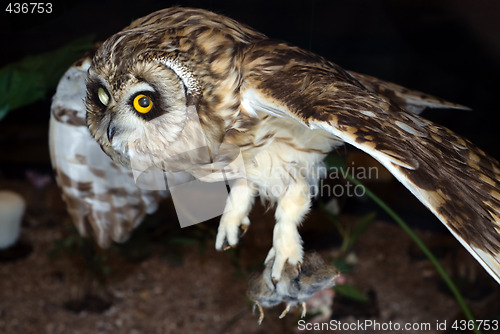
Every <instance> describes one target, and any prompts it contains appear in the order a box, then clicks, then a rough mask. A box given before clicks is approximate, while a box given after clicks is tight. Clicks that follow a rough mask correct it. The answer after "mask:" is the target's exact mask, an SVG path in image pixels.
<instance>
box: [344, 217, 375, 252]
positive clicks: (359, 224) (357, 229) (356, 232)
mask: <svg viewBox="0 0 500 334" xmlns="http://www.w3.org/2000/svg"><path fill="white" fill-rule="evenodd" d="M376 215H377V214H376V212H370V213H368V214H366V215H364V216H362V217H361V218H359V219H358V220H357V221H356V224H354V227H353V229H352V231H351V235H350V236H349V242H348V246H347V248H350V247H351V246H352V245H353V244H354V243H355V242H356V241H357V240H358V239H359V237H360V236H361V235H362V234H363V233H364V232H365V231H366V230H367V229H368V227H370V225H371V223H372V222H373V220H374V219H375V217H376Z"/></svg>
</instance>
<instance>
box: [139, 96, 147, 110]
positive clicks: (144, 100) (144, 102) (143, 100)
mask: <svg viewBox="0 0 500 334" xmlns="http://www.w3.org/2000/svg"><path fill="white" fill-rule="evenodd" d="M138 102H139V105H140V106H141V107H143V108H147V107H149V99H148V98H147V97H141V98H140V99H139V101H138Z"/></svg>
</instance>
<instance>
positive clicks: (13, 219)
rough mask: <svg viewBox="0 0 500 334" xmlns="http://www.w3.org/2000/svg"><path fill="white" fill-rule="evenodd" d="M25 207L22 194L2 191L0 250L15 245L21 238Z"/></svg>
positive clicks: (0, 201) (0, 202) (0, 192)
mask: <svg viewBox="0 0 500 334" xmlns="http://www.w3.org/2000/svg"><path fill="white" fill-rule="evenodd" d="M25 207H26V205H25V203H24V199H23V198H22V197H21V195H19V194H17V193H15V192H12V191H8V190H2V191H0V250H2V249H6V248H9V247H10V246H13V245H14V244H15V243H16V242H17V240H18V239H19V234H20V232H21V219H22V218H23V215H24V209H25Z"/></svg>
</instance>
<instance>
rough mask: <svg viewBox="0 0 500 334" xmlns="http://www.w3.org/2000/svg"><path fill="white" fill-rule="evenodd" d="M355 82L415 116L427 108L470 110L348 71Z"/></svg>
mask: <svg viewBox="0 0 500 334" xmlns="http://www.w3.org/2000/svg"><path fill="white" fill-rule="evenodd" d="M347 73H349V74H350V75H351V76H352V77H353V78H354V79H355V80H357V81H359V82H360V83H361V84H362V85H363V86H364V87H365V88H366V89H367V90H369V91H370V92H372V93H375V94H376V95H378V96H380V97H382V98H385V99H386V100H388V101H391V102H393V103H395V104H397V105H398V106H399V107H400V108H402V109H405V110H407V111H409V112H411V113H413V114H417V115H418V114H420V113H422V111H424V110H425V109H426V108H447V109H462V110H470V108H467V107H465V106H462V105H460V104H456V103H452V102H448V101H445V100H443V99H440V98H438V97H435V96H432V95H429V94H426V93H423V92H420V91H418V90H413V89H408V88H406V87H403V86H400V85H397V84H395V83H392V82H389V81H384V80H381V79H379V78H376V77H373V76H371V75H367V74H361V73H356V72H352V71H347Z"/></svg>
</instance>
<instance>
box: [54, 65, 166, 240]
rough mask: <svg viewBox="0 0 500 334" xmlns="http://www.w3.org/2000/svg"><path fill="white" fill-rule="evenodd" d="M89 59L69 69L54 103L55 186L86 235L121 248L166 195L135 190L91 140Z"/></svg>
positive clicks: (129, 178)
mask: <svg viewBox="0 0 500 334" xmlns="http://www.w3.org/2000/svg"><path fill="white" fill-rule="evenodd" d="M90 61H91V59H90V58H89V57H86V58H82V59H81V60H79V61H77V62H76V63H75V64H74V65H73V66H72V67H70V68H69V69H68V70H67V71H66V73H65V74H64V75H63V77H62V78H61V80H60V82H59V85H58V87H57V91H56V94H55V96H54V98H53V101H52V106H51V113H50V129H49V141H50V142H49V144H50V145H49V147H50V153H51V160H52V166H53V168H54V172H55V174H56V180H57V183H58V184H59V186H60V187H61V189H62V192H63V198H64V200H65V202H66V206H67V209H68V211H69V213H70V215H71V218H72V220H73V222H74V223H75V225H76V227H77V228H78V231H79V232H80V233H81V234H82V235H86V234H87V233H89V232H90V231H89V226H90V227H91V231H92V232H93V234H95V238H96V240H97V243H98V244H99V245H100V246H101V247H106V246H108V245H109V244H110V243H111V240H113V241H117V242H122V241H125V240H126V239H127V238H128V236H129V235H130V232H131V230H132V229H133V228H134V227H136V226H137V225H138V224H139V223H140V222H141V221H142V219H143V218H144V216H145V215H146V213H153V212H154V211H156V208H157V206H158V202H159V200H160V199H161V198H162V197H165V195H166V192H165V191H163V192H159V191H148V190H143V189H140V188H138V187H137V185H136V184H135V182H134V177H133V175H132V171H130V170H129V169H126V168H124V167H122V166H119V165H117V164H115V163H114V162H113V161H112V160H111V159H110V158H109V157H108V156H107V155H106V154H104V152H103V151H102V150H101V148H100V147H99V145H98V144H97V142H96V141H95V140H94V139H93V138H92V137H91V135H90V132H89V130H88V128H87V125H86V123H85V104H84V99H85V93H86V89H85V81H86V78H87V70H88V68H89V66H90Z"/></svg>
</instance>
